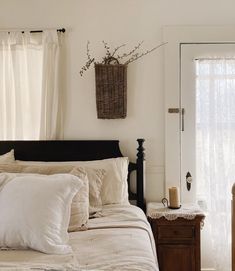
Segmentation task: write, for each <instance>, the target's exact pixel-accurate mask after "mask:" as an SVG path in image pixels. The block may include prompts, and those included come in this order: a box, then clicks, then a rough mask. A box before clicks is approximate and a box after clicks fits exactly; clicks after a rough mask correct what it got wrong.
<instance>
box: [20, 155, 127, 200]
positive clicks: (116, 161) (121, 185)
mask: <svg viewBox="0 0 235 271" xmlns="http://www.w3.org/2000/svg"><path fill="white" fill-rule="evenodd" d="M16 163H17V164H21V165H24V164H26V163H27V164H31V165H45V164H47V163H48V164H50V165H73V166H81V167H83V168H85V170H87V168H90V169H91V168H92V169H100V168H102V169H104V170H105V176H104V178H103V181H102V187H101V200H102V205H105V204H116V203H117V204H130V203H129V200H128V185H127V175H128V164H129V160H128V157H118V158H109V159H103V160H94V161H68V162H42V161H21V160H16Z"/></svg>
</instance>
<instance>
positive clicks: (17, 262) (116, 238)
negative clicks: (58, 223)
mask: <svg viewBox="0 0 235 271" xmlns="http://www.w3.org/2000/svg"><path fill="white" fill-rule="evenodd" d="M88 226H89V230H87V231H83V232H81V231H80V232H72V233H70V234H69V236H70V244H71V246H72V248H73V254H69V255H46V254H43V253H40V252H35V251H30V250H29V251H1V252H0V270H35V269H36V268H37V270H52V269H53V270H59V271H61V270H66V271H67V270H68V271H69V270H73V271H75V270H76V271H77V270H84V271H85V270H90V271H91V270H93V271H94V270H105V271H109V270H110V271H111V270H112V271H115V270H123V271H126V270H132V271H139V270H143V271H150V270H151V271H158V264H157V257H156V251H155V244H154V239H153V236H152V232H151V229H150V226H149V224H148V222H147V220H146V217H145V215H144V213H143V212H142V211H141V210H140V209H139V208H137V207H135V206H130V205H125V206H124V205H107V206H104V207H103V209H102V211H100V212H98V213H97V214H96V218H93V219H90V220H89V225H88Z"/></svg>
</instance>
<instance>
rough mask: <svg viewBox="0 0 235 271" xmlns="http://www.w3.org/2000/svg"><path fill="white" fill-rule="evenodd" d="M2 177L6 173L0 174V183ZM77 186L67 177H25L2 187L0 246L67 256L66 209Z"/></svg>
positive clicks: (78, 185)
mask: <svg viewBox="0 0 235 271" xmlns="http://www.w3.org/2000/svg"><path fill="white" fill-rule="evenodd" d="M4 178H6V173H1V174H0V183H1V179H4ZM81 186H82V182H81V180H80V179H79V178H78V177H76V176H74V175H71V174H55V175H50V176H48V175H39V174H34V175H33V174H29V175H28V176H25V175H24V176H16V177H14V178H13V179H12V180H11V181H8V182H6V183H5V184H2V185H1V187H0V188H1V191H0V214H1V215H0V247H7V248H16V249H19V248H23V249H25V248H31V249H34V250H39V251H41V252H44V253H48V254H67V253H70V252H71V251H72V250H71V247H70V246H69V245H68V239H69V236H68V232H67V229H68V224H69V219H70V209H71V203H72V199H73V197H74V196H75V194H76V193H77V192H78V191H79V189H80V188H81Z"/></svg>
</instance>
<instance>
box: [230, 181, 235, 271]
mask: <svg viewBox="0 0 235 271" xmlns="http://www.w3.org/2000/svg"><path fill="white" fill-rule="evenodd" d="M232 195H233V197H232V214H231V215H232V225H231V226H232V271H235V184H233V188H232Z"/></svg>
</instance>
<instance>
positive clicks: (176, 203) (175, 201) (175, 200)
mask: <svg viewBox="0 0 235 271" xmlns="http://www.w3.org/2000/svg"><path fill="white" fill-rule="evenodd" d="M169 201H170V207H173V208H179V207H180V196H179V188H178V187H170V188H169Z"/></svg>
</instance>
